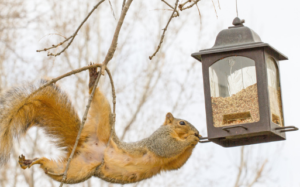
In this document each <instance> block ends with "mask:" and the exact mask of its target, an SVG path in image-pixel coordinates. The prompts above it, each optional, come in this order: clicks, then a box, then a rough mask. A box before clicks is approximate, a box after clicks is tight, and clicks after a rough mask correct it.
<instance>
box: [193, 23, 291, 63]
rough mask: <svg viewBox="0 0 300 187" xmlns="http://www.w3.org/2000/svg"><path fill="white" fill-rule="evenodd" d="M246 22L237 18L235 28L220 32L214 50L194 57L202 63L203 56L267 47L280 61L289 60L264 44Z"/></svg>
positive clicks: (200, 52) (208, 50) (199, 53)
mask: <svg viewBox="0 0 300 187" xmlns="http://www.w3.org/2000/svg"><path fill="white" fill-rule="evenodd" d="M244 22H245V21H244V20H241V19H240V18H238V17H236V18H235V19H234V20H233V23H232V24H233V25H234V26H232V27H228V29H224V30H222V31H221V32H219V34H218V36H217V38H216V42H215V45H214V46H213V47H212V48H210V49H204V50H200V51H199V52H197V53H193V54H192V56H193V57H194V58H196V59H198V60H200V61H201V56H202V55H206V54H212V53H221V52H228V51H234V50H242V49H249V48H257V47H267V48H270V49H271V50H273V51H275V52H276V53H277V54H278V58H279V59H278V60H287V57H286V56H284V55H283V54H281V53H280V52H279V51H277V50H276V49H275V48H273V47H271V46H270V45H269V44H267V43H263V42H262V41H261V39H260V37H259V36H258V34H256V33H255V32H254V31H253V30H252V29H250V28H248V27H246V26H244V25H243V23H244Z"/></svg>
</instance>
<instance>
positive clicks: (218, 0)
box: [218, 0, 221, 10]
mask: <svg viewBox="0 0 300 187" xmlns="http://www.w3.org/2000/svg"><path fill="white" fill-rule="evenodd" d="M218 5H219V9H220V10H221V5H220V1H219V0H218Z"/></svg>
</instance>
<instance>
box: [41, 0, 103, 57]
mask: <svg viewBox="0 0 300 187" xmlns="http://www.w3.org/2000/svg"><path fill="white" fill-rule="evenodd" d="M104 1H105V0H101V1H100V2H99V3H97V4H96V5H95V6H94V8H93V9H92V10H91V11H90V12H89V14H88V15H87V16H86V17H85V18H84V20H83V21H82V22H81V24H80V25H79V27H78V28H77V29H76V31H75V32H74V34H72V35H71V36H70V37H68V38H67V39H65V40H64V41H63V42H60V43H59V44H57V45H52V47H49V48H44V49H41V50H37V51H36V52H42V51H48V50H50V49H53V48H56V47H58V46H61V45H62V44H64V43H65V42H67V41H69V40H70V39H71V40H70V41H69V43H68V44H67V46H66V47H64V48H63V49H62V50H61V51H60V52H58V53H54V54H53V53H48V54H47V55H48V56H59V55H60V54H61V53H63V52H64V51H65V50H66V49H68V47H69V46H70V45H71V43H72V42H73V40H74V38H75V37H76V35H77V33H78V31H79V30H80V28H81V27H82V25H83V24H84V23H85V22H86V20H88V18H89V17H90V15H92V13H93V12H94V11H95V10H96V9H97V8H98V6H99V5H100V4H101V3H103V2H104Z"/></svg>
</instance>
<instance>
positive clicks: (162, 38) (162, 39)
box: [149, 0, 179, 60]
mask: <svg viewBox="0 0 300 187" xmlns="http://www.w3.org/2000/svg"><path fill="white" fill-rule="evenodd" d="M178 1H179V0H176V3H175V8H174V10H173V13H172V15H171V17H170V19H169V21H168V23H167V25H166V27H165V28H164V29H163V30H164V32H163V34H162V36H161V38H160V42H159V45H158V46H157V49H156V50H155V52H154V53H153V55H152V56H149V59H150V60H152V58H153V57H154V56H155V55H156V53H157V52H158V51H159V49H160V47H161V44H162V43H163V41H164V37H165V33H166V31H167V29H168V26H169V24H170V22H171V20H172V19H173V18H174V14H175V12H176V8H177V5H178Z"/></svg>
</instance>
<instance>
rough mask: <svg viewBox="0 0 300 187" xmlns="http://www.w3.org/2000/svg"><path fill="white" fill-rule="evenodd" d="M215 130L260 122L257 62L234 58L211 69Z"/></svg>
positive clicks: (228, 58)
mask: <svg viewBox="0 0 300 187" xmlns="http://www.w3.org/2000/svg"><path fill="white" fill-rule="evenodd" d="M209 79H210V92H211V102H212V113H213V123H214V126H215V127H222V126H230V125H238V124H244V123H253V122H257V121H259V118H260V117H259V106H258V94H257V84H256V83H257V80H256V69H255V61H254V60H252V59H250V58H246V57H242V56H233V57H227V58H224V59H221V60H219V61H217V62H216V63H214V64H213V65H212V66H211V67H210V68H209Z"/></svg>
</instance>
